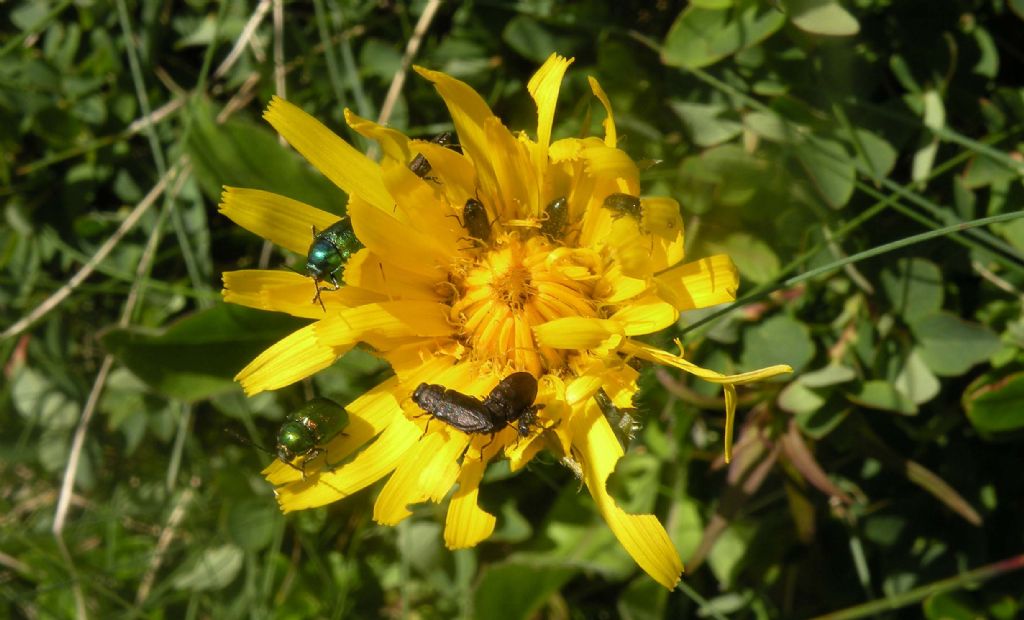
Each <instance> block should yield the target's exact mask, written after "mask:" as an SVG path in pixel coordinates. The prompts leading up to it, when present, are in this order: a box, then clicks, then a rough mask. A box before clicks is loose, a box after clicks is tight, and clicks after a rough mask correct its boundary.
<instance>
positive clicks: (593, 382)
mask: <svg viewBox="0 0 1024 620" xmlns="http://www.w3.org/2000/svg"><path fill="white" fill-rule="evenodd" d="M600 367H601V368H603V367H604V365H603V364H600ZM601 385H602V377H601V376H600V375H598V374H596V373H594V372H592V371H591V369H588V371H587V372H586V373H585V374H580V375H579V376H578V377H576V378H575V379H573V380H572V381H571V382H570V383H569V385H567V386H566V388H565V402H566V403H568V404H569V405H570V406H572V407H575V406H576V405H578V404H580V403H583V402H584V401H586V400H588V399H589V398H590V397H591V396H593V395H594V394H597V391H598V390H599V389H601Z"/></svg>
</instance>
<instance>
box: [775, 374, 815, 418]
mask: <svg viewBox="0 0 1024 620" xmlns="http://www.w3.org/2000/svg"><path fill="white" fill-rule="evenodd" d="M825 401H826V398H825V396H824V395H823V394H821V393H819V392H818V391H817V390H812V389H811V388H810V387H808V386H807V385H806V384H805V383H802V382H801V381H800V380H799V379H798V380H796V381H793V382H792V383H790V384H789V385H787V386H786V387H784V388H782V392H780V393H779V407H781V408H782V410H783V411H788V412H790V413H793V414H804V415H807V414H810V413H813V412H815V411H817V410H818V409H820V408H821V406H822V405H824V404H825Z"/></svg>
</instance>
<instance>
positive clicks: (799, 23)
mask: <svg viewBox="0 0 1024 620" xmlns="http://www.w3.org/2000/svg"><path fill="white" fill-rule="evenodd" d="M783 5H784V6H785V8H786V13H787V14H788V15H789V20H790V21H791V22H793V25H794V26H796V27H797V28H799V29H800V30H803V31H804V32H809V33H811V34H820V35H825V36H830V37H848V36H851V35H855V34H857V33H858V32H860V23H859V22H858V21H857V18H855V17H854V16H853V15H850V13H849V12H847V10H846V9H844V8H843V7H842V6H840V5H839V3H838V2H834V1H833V0H785V1H784V2H783Z"/></svg>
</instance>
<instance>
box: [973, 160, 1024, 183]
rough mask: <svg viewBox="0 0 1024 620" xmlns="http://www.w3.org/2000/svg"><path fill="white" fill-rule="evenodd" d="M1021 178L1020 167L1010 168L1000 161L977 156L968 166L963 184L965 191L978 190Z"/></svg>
mask: <svg viewBox="0 0 1024 620" xmlns="http://www.w3.org/2000/svg"><path fill="white" fill-rule="evenodd" d="M1021 176H1024V168H1022V167H1021V166H1019V165H1018V166H1016V167H1010V166H1008V165H1006V163H1005V162H1003V161H1001V160H998V159H995V158H992V157H987V156H985V155H979V156H977V157H975V158H973V159H972V160H971V161H970V163H969V164H968V166H967V171H966V173H965V174H964V175H963V183H964V186H965V187H966V188H967V189H978V188H981V187H988V186H989V185H992V184H995V183H1006V182H1009V181H1013V180H1015V179H1019V178H1020V177H1021Z"/></svg>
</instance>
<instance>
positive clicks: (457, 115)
mask: <svg viewBox="0 0 1024 620" xmlns="http://www.w3.org/2000/svg"><path fill="white" fill-rule="evenodd" d="M413 69H415V70H416V72H417V73H419V74H420V75H422V76H423V77H425V78H426V79H428V80H430V81H431V82H433V83H434V87H435V88H437V92H438V93H439V94H440V95H441V98H442V99H444V102H445V105H447V106H448V112H449V114H451V117H452V122H453V123H454V124H455V131H456V132H457V133H458V134H459V145H460V146H462V150H463V152H464V153H465V154H466V155H467V156H468V157H469V159H470V160H472V162H473V164H474V165H475V166H476V171H477V174H478V175H479V178H478V183H479V184H480V188H481V193H483V194H486V197H487V200H486V201H485V202H487V203H491V206H493V200H494V199H495V198H497V196H496V195H494V194H493V191H494V189H495V187H496V185H497V182H496V179H495V178H494V171H493V169H492V168H491V163H490V160H491V152H490V140H489V139H488V137H487V135H486V131H485V130H484V125H485V123H486V122H487V120H488V119H493V118H495V117H494V113H493V112H491V109H490V108H489V107H488V106H487V103H486V102H484V100H483V98H482V97H480V95H479V94H477V92H476V91H475V90H473V89H472V88H471V87H470V86H469V85H468V84H466V83H465V82H461V81H459V80H457V79H455V78H453V77H451V76H449V75H446V74H444V73H441V72H439V71H431V70H429V69H424V68H423V67H417V66H414V67H413ZM498 122H499V123H500V121H498ZM506 131H507V130H506Z"/></svg>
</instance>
